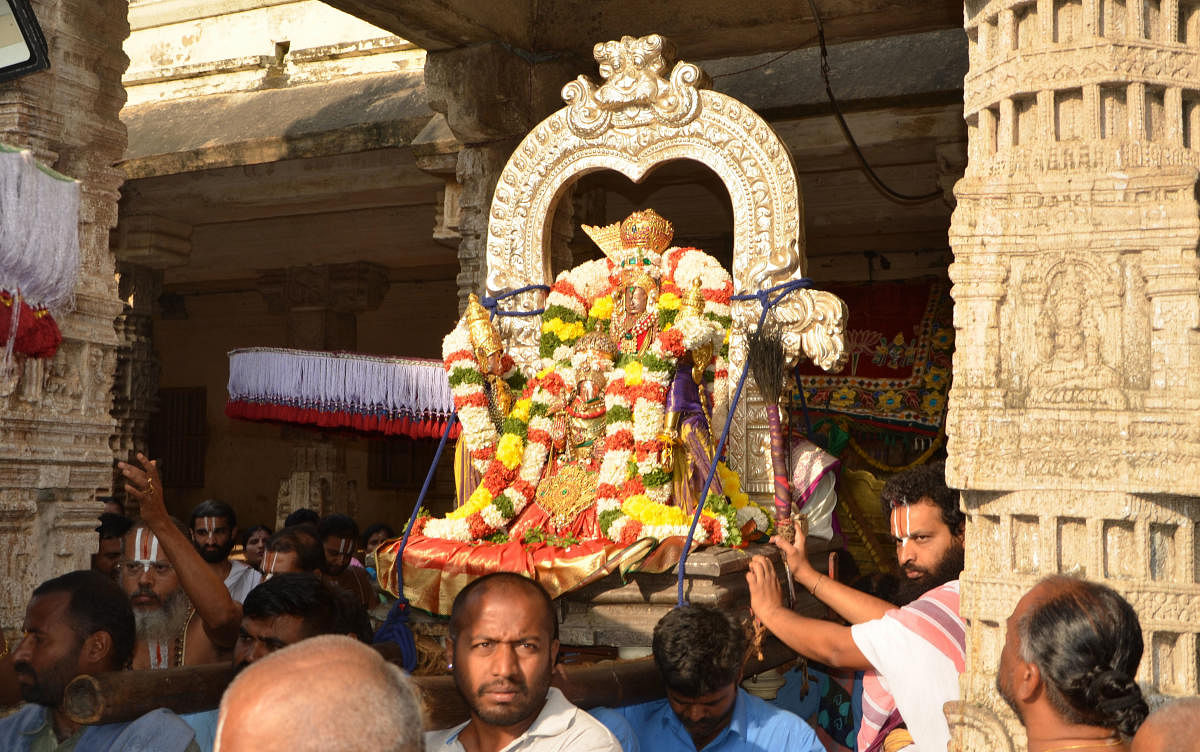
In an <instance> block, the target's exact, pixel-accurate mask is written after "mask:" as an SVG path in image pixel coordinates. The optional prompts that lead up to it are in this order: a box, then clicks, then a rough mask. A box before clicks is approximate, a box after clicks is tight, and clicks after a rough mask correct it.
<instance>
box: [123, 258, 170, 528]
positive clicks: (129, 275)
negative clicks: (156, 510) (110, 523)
mask: <svg viewBox="0 0 1200 752" xmlns="http://www.w3.org/2000/svg"><path fill="white" fill-rule="evenodd" d="M117 271H118V273H119V274H120V283H119V285H118V295H119V296H120V298H121V301H122V303H123V304H124V310H122V311H121V313H120V315H118V316H117V320H116V330H117V340H118V342H119V344H118V345H117V359H116V374H115V378H114V380H113V406H112V416H113V418H115V419H116V421H117V426H116V432H115V433H114V434H113V437H112V450H113V454H115V455H116V457H117V459H121V460H127V459H130V458H131V457H132V456H133V455H134V454H135V453H136V452H144V451H147V449H146V447H147V444H148V441H149V437H150V421H151V419H152V418H153V417H154V415H155V413H157V412H158V374H159V361H158V353H157V352H155V348H154V313H155V309H156V308H157V301H158V296H159V295H161V294H162V280H163V275H162V271H160V270H158V269H149V268H147V267H144V266H139V265H137V264H127V263H118V264H117ZM113 495H114V496H117V497H119V498H121V499H123V500H124V501H125V505H126V510H125V511H126V513H128V514H129V515H130V516H135V515H136V514H137V507H136V506H135V505H136V504H137V502H136V501H135V500H134V499H128V498H125V489H124V484H123V483H121V482H120V480H119V474H117V473H116V472H115V471H114V477H113Z"/></svg>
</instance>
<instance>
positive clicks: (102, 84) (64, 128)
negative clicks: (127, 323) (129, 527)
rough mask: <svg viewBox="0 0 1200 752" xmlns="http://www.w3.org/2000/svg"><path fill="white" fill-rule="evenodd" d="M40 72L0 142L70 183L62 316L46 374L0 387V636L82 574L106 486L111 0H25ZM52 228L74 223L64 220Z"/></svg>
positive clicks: (115, 51)
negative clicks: (62, 579) (53, 583)
mask: <svg viewBox="0 0 1200 752" xmlns="http://www.w3.org/2000/svg"><path fill="white" fill-rule="evenodd" d="M33 8H34V12H35V13H36V14H37V18H38V20H39V22H40V24H41V26H42V30H43V32H44V33H45V36H46V40H47V42H48V44H49V49H50V61H51V67H50V69H49V70H48V71H43V72H40V73H36V74H32V75H28V76H25V77H23V78H20V79H16V80H14V81H10V82H6V83H5V84H4V85H3V87H0V140H3V141H5V142H6V143H9V144H12V145H15V146H20V147H23V148H29V149H31V150H32V151H33V154H34V156H35V157H36V158H37V159H39V160H41V161H42V162H43V163H45V164H48V165H50V166H52V167H53V168H55V169H56V170H58V171H59V172H62V173H64V174H66V175H69V176H71V177H74V178H77V179H79V180H80V181H82V186H81V188H82V191H81V201H80V209H79V217H78V218H77V220H78V222H79V245H80V264H81V266H80V278H79V284H78V286H77V287H76V290H75V307H74V310H73V311H72V312H70V313H67V314H64V315H61V316H59V317H58V322H59V325H60V327H61V329H62V333H63V337H64V341H63V344H62V346H61V347H60V348H59V350H58V353H57V355H56V356H55V357H54V359H53V360H51V361H49V362H44V361H26V362H25V363H24V364H23V365H21V366H19V367H18V369H17V371H16V372H15V373H14V374H13V375H12V376H11V377H8V378H4V379H3V380H2V381H3V383H0V627H2V628H4V629H6V630H13V629H15V628H16V627H17V626H18V625H19V624H20V623H21V619H22V618H23V615H24V609H25V604H26V602H27V601H28V599H29V593H30V592H31V591H32V590H33V588H34V587H35V586H36V585H37V584H39V583H40V582H42V581H43V580H46V579H48V578H50V577H53V576H56V575H59V574H62V573H63V572H66V571H68V570H71V569H76V568H80V567H87V566H88V562H89V555H90V554H91V553H92V552H93V551H94V550H95V540H96V534H95V532H94V528H95V526H96V519H95V518H96V515H97V514H99V512H100V505H99V504H98V503H96V501H95V496H96V492H97V489H103V490H104V492H106V491H107V489H108V488H109V485H110V467H111V463H112V452H111V451H110V449H109V436H110V435H111V433H112V430H113V419H112V417H111V416H110V415H109V409H110V407H111V395H110V389H111V387H112V381H113V374H112V371H113V363H114V361H115V353H114V351H115V348H116V345H117V336H116V332H115V331H114V329H113V319H114V317H115V316H116V315H117V313H118V312H119V311H120V310H121V306H120V304H119V303H118V301H117V283H116V280H115V278H114V276H113V261H112V257H111V256H110V255H109V253H108V232H109V228H111V227H112V226H113V225H114V224H115V223H116V221H117V190H118V188H119V187H120V185H121V179H122V178H121V175H120V173H119V172H118V171H117V170H116V169H115V168H114V167H113V166H112V165H113V164H114V163H115V162H116V161H117V160H118V159H120V157H121V153H122V152H123V151H124V149H125V138H126V136H125V128H124V126H123V125H121V122H120V120H118V118H117V113H118V111H119V110H120V108H121V105H122V104H123V103H124V101H125V92H124V90H123V89H122V88H121V74H122V73H123V72H124V70H125V67H126V65H127V64H128V59H127V58H126V57H125V55H124V54H123V53H122V52H121V41H122V40H123V39H124V38H125V37H126V35H127V34H128V33H129V27H128V24H127V22H126V16H125V12H126V3H125V2H124V0H34V2H33ZM64 221H75V219H74V218H64Z"/></svg>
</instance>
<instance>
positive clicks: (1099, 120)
mask: <svg viewBox="0 0 1200 752" xmlns="http://www.w3.org/2000/svg"><path fill="white" fill-rule="evenodd" d="M1160 10H1161V12H1160ZM1191 15H1194V13H1192V14H1191ZM966 27H967V35H968V39H969V44H970V60H971V67H970V72H969V73H968V75H967V78H966V85H965V99H966V103H965V114H966V119H967V125H968V132H969V147H968V151H969V163H968V166H967V170H966V174H965V177H964V178H963V179H962V180H961V181H959V183H958V185H957V187H956V190H955V193H956V196H957V200H958V203H957V208H956V209H955V212H954V215H953V221H952V223H951V229H950V242H951V244H952V246H953V248H954V256H955V261H954V264H953V265H952V266H951V268H950V276H951V278H952V279H953V281H954V298H955V303H956V305H955V326H956V328H957V330H958V339H957V351H956V353H955V358H954V390H953V391H952V393H951V401H950V413H949V417H948V423H947V433H948V435H949V437H950V440H949V443H948V451H949V463H948V468H947V475H948V480H949V482H950V484H951V485H952V486H955V487H957V488H960V489H962V490H963V495H962V502H963V506H964V507H965V509H966V511H967V513H968V515H969V518H970V523H969V527H968V533H967V535H968V541H967V567H966V570H965V571H964V573H963V577H962V583H963V585H962V593H963V598H962V612H963V616H964V617H965V618H966V620H967V623H968V635H967V643H968V653H967V654H968V666H967V672H966V674H965V675H964V676H963V679H962V688H963V703H961V704H960V705H959V706H958V707H956V708H954V709H953V710H952V712H951V718H952V720H953V721H954V723H955V742H954V746H955V748H957V749H963V750H979V751H980V752H982V751H983V750H996V749H1005V748H1007V746H1008V740H1006V739H1004V738H1003V737H1005V736H1007V735H1011V737H1012V739H1013V740H1015V743H1014V744H1013V746H1014V747H1015V748H1016V749H1023V748H1024V746H1025V741H1024V733H1023V731H1022V730H1021V728H1020V724H1019V723H1017V721H1016V719H1015V717H1014V716H1013V715H1012V713H1011V712H1009V710H1008V708H1007V706H1006V705H1005V704H1004V703H1003V701H1001V700H1000V698H999V697H998V696H997V695H996V692H995V689H994V686H995V669H996V666H997V664H998V661H999V656H1000V650H1001V647H1002V645H1003V644H1004V621H1005V619H1006V618H1007V616H1008V615H1009V613H1011V611H1012V608H1013V606H1014V605H1015V603H1016V601H1017V600H1018V598H1019V597H1020V596H1021V595H1022V594H1023V593H1024V592H1025V591H1026V590H1028V588H1029V587H1030V586H1032V585H1033V584H1034V583H1035V582H1036V581H1037V580H1039V579H1040V578H1042V577H1044V576H1046V575H1050V574H1054V573H1060V572H1061V573H1069V574H1078V575H1081V576H1084V577H1087V578H1089V579H1092V580H1097V581H1101V582H1104V583H1106V584H1109V585H1111V586H1112V587H1114V588H1116V589H1117V590H1119V591H1120V592H1122V593H1123V594H1124V595H1125V597H1126V598H1128V599H1129V600H1130V602H1131V603H1132V604H1133V605H1134V607H1135V608H1136V609H1137V611H1138V614H1139V615H1140V617H1141V623H1142V627H1143V629H1144V631H1145V645H1146V652H1145V656H1144V658H1143V659H1142V664H1141V669H1140V672H1139V675H1138V677H1137V678H1138V679H1139V680H1141V681H1143V682H1146V683H1148V684H1150V685H1152V686H1155V687H1156V688H1157V689H1158V690H1160V691H1163V692H1166V693H1171V694H1196V693H1197V691H1198V690H1200V684H1198V677H1197V661H1196V656H1197V645H1198V643H1197V632H1200V629H1198V628H1197V626H1196V625H1197V624H1198V623H1200V613H1198V612H1197V608H1198V606H1200V585H1198V581H1200V538H1198V537H1197V536H1198V533H1200V397H1198V396H1197V395H1198V394H1200V392H1198V391H1197V387H1198V386H1200V335H1198V333H1197V330H1198V329H1200V264H1198V262H1197V256H1196V247H1197V244H1198V243H1200V225H1198V223H1197V221H1196V217H1197V215H1198V213H1200V206H1198V205H1197V200H1196V182H1197V180H1196V168H1197V166H1198V165H1200V154H1198V153H1197V151H1196V150H1197V148H1200V130H1197V128H1196V126H1197V125H1200V120H1198V118H1197V116H1198V114H1200V110H1198V104H1197V103H1198V102H1200V99H1198V98H1197V92H1198V91H1200V73H1198V71H1200V67H1198V66H1197V61H1198V60H1197V56H1198V55H1200V39H1197V38H1196V27H1195V23H1194V19H1193V21H1189V22H1188V23H1187V24H1185V25H1184V26H1180V25H1179V13H1178V9H1177V6H1176V5H1175V4H1174V3H1165V2H1164V3H1162V4H1161V6H1160V3H1159V2H1158V0H1152V1H1147V0H1129V1H1128V2H1127V3H1109V2H1097V1H1096V0H1067V1H1066V2H1059V1H1057V0H1056V1H1055V2H1049V1H1048V0H1042V1H1041V2H1036V3H1030V2H1028V1H1027V0H1004V1H1003V2H989V3H982V2H968V3H967V4H966Z"/></svg>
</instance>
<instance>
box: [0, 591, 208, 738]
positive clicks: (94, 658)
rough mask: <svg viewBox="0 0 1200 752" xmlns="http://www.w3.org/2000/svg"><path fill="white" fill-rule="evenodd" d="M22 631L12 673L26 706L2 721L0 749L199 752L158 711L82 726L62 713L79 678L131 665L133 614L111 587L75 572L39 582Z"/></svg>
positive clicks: (181, 726) (184, 730) (179, 726)
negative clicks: (66, 695) (124, 720)
mask: <svg viewBox="0 0 1200 752" xmlns="http://www.w3.org/2000/svg"><path fill="white" fill-rule="evenodd" d="M21 631H22V633H23V635H22V637H21V641H20V642H18V643H17V644H16V647H14V648H13V668H14V670H15V671H16V676H17V682H18V684H19V685H20V688H21V697H22V698H23V699H24V700H25V701H26V703H27V704H26V705H24V706H23V707H22V708H21V709H20V710H18V711H17V712H16V713H13V714H12V715H10V716H8V717H7V718H4V719H2V720H0V749H2V750H4V751H5V752H26V751H27V750H75V751H76V752H118V751H119V752H196V751H197V748H196V744H195V742H194V741H193V738H192V737H193V734H192V730H191V729H190V728H188V726H187V724H185V723H184V722H183V721H181V720H179V718H178V717H177V716H175V714H173V713H171V712H170V711H169V710H164V709H161V708H160V709H158V710H155V711H152V712H150V713H147V714H146V715H143V716H142V717H141V718H138V719H137V720H135V721H133V722H131V723H111V724H106V725H102V726H82V725H80V724H78V723H76V722H75V721H73V720H72V719H71V717H70V715H69V714H68V713H67V711H66V709H65V708H64V707H63V693H64V692H65V690H66V687H67V685H68V684H69V683H70V682H71V680H72V679H74V678H75V677H76V676H78V675H80V674H97V673H100V672H105V671H119V670H121V669H123V668H125V667H126V666H127V665H128V664H129V659H130V655H131V653H132V652H133V645H134V639H135V627H134V620H133V609H132V608H131V607H130V605H129V599H128V598H127V597H126V596H125V592H124V591H123V590H121V588H120V587H119V586H118V585H117V584H116V583H115V582H113V581H112V579H110V578H109V577H107V576H105V575H103V574H100V573H99V572H94V571H80V572H70V573H68V574H64V575H62V576H61V577H55V578H54V579H52V580H47V581H46V582H43V583H42V584H41V585H39V586H38V587H37V589H35V590H34V591H33V597H32V598H31V599H30V601H29V606H28V608H27V609H26V611H25V623H24V624H23V625H22V626H21Z"/></svg>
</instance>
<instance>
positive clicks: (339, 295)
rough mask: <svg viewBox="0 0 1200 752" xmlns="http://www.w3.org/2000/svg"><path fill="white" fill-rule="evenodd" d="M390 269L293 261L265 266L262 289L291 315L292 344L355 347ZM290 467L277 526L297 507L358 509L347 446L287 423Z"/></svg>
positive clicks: (274, 306)
mask: <svg viewBox="0 0 1200 752" xmlns="http://www.w3.org/2000/svg"><path fill="white" fill-rule="evenodd" d="M388 284H389V283H388V275H387V269H385V268H384V267H382V266H378V265H376V264H368V263H354V264H330V265H325V266H293V267H288V268H287V269H281V270H275V271H269V272H263V273H262V274H261V275H260V276H259V283H258V287H259V291H260V292H261V293H262V294H263V296H264V297H265V298H266V300H267V307H268V309H269V310H271V311H272V312H273V313H283V314H286V315H287V332H288V346H289V347H295V348H299V349H304V350H353V349H355V347H356V346H357V344H358V322H357V316H358V314H359V313H362V312H364V311H370V310H373V309H375V308H377V307H379V304H380V303H382V302H383V296H384V294H385V293H386V292H387V289H388ZM283 439H284V440H285V441H286V442H288V444H289V446H290V448H291V454H292V461H291V472H290V474H289V475H288V477H287V478H285V479H284V480H283V482H282V483H280V486H279V495H278V497H277V499H276V505H275V515H276V527H277V528H278V527H282V526H283V521H284V519H286V518H287V516H288V515H289V514H291V513H292V512H293V511H294V510H296V509H303V508H309V509H315V510H316V511H317V512H319V513H320V514H321V515H326V514H330V513H333V512H340V513H342V514H348V515H350V516H351V517H353V516H354V515H355V514H356V513H357V511H358V489H357V484H356V483H355V482H354V481H353V480H350V478H349V477H348V476H347V475H346V451H345V449H344V448H343V447H341V446H339V445H338V444H337V442H336V441H335V440H333V439H331V438H329V437H327V436H324V435H322V434H320V433H318V432H316V431H307V430H301V429H290V428H285V429H284V430H283Z"/></svg>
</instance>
